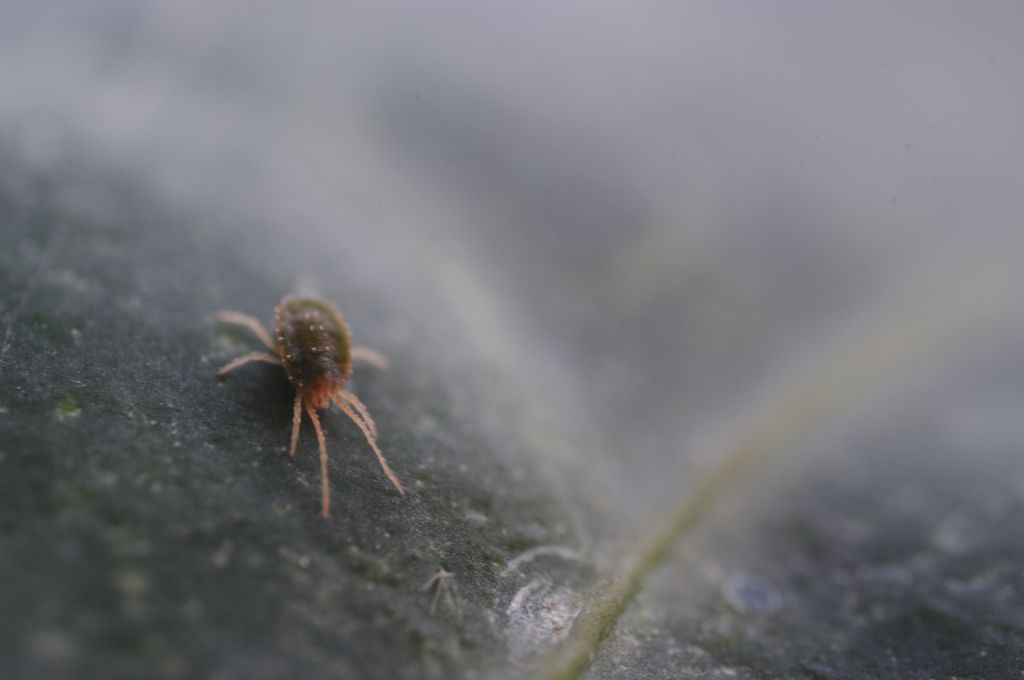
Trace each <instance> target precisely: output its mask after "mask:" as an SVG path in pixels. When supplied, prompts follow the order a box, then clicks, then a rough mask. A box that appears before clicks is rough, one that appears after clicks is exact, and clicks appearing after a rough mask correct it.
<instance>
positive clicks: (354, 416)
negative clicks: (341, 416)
mask: <svg viewBox="0 0 1024 680" xmlns="http://www.w3.org/2000/svg"><path fill="white" fill-rule="evenodd" d="M334 403H335V404H337V405H338V408H340V409H341V410H342V411H343V412H344V413H345V415H347V416H348V417H349V418H350V419H351V420H352V422H353V423H355V424H356V425H357V426H358V427H359V429H360V430H362V432H363V436H364V437H366V441H367V442H369V444H370V448H371V449H373V453H374V454H375V455H376V456H377V461H378V462H379V463H380V466H381V468H383V470H384V474H385V475H386V476H387V478H388V480H389V481H390V482H391V483H392V484H394V485H395V488H396V489H398V493H400V494H405V489H403V488H402V483H401V482H400V481H398V476H397V475H396V474H395V473H394V472H393V471H392V470H391V468H390V467H389V466H388V462H387V461H386V460H384V454H383V453H381V451H380V447H379V446H377V438H376V437H375V436H373V432H371V431H370V427H369V426H368V425H367V424H366V423H365V422H364V421H363V419H362V418H360V417H359V414H358V413H357V412H356V411H353V410H352V407H351V406H349V405H348V403H347V402H345V401H344V400H342V399H340V398H338V397H335V399H334Z"/></svg>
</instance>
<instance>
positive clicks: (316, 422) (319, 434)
mask: <svg viewBox="0 0 1024 680" xmlns="http://www.w3.org/2000/svg"><path fill="white" fill-rule="evenodd" d="M306 413H308V414H309V419H310V420H312V421H313V429H314V430H316V440H317V442H318V443H319V444H320V483H321V484H322V486H321V489H320V513H321V514H322V515H323V516H324V517H330V516H331V487H330V485H329V484H328V483H327V440H325V439H324V431H323V429H321V427H320V418H319V417H318V416H317V415H316V411H315V410H313V407H312V406H310V405H309V404H306Z"/></svg>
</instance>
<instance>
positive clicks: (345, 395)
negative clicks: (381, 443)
mask: <svg viewBox="0 0 1024 680" xmlns="http://www.w3.org/2000/svg"><path fill="white" fill-rule="evenodd" d="M338 396H339V397H341V398H342V399H344V400H345V401H347V402H348V403H349V404H351V405H352V408H354V409H355V410H356V412H357V413H358V414H359V415H360V417H362V419H363V422H365V423H366V424H367V425H368V426H369V427H370V432H372V433H373V436H374V437H376V436H377V423H375V422H373V418H371V417H370V412H369V411H367V410H366V405H365V404H363V402H361V401H359V397H357V396H356V395H354V394H352V393H351V392H349V391H348V390H338Z"/></svg>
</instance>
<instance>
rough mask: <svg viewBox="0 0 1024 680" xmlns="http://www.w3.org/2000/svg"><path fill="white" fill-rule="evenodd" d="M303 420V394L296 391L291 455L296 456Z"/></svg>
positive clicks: (289, 451)
mask: <svg viewBox="0 0 1024 680" xmlns="http://www.w3.org/2000/svg"><path fill="white" fill-rule="evenodd" d="M301 421H302V395H301V394H299V393H298V392H296V393H295V406H294V407H293V408H292V445H291V448H289V449H288V453H289V455H291V457H292V458H294V457H295V447H296V446H298V445H299V423H300V422H301Z"/></svg>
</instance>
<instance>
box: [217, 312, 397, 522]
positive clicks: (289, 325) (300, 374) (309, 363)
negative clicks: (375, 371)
mask: <svg viewBox="0 0 1024 680" xmlns="http://www.w3.org/2000/svg"><path fill="white" fill-rule="evenodd" d="M217 319H218V320H219V321H222V322H224V323H230V324H235V325H238V326H244V327H246V328H248V329H249V330H251V331H252V332H253V333H255V334H256V336H257V337H258V338H259V339H260V340H262V341H263V343H264V344H265V345H266V346H267V347H269V348H270V349H271V351H272V352H273V354H267V353H266V352H249V353H248V354H243V355H242V356H240V357H238V358H237V359H235V360H234V361H232V362H230V363H229V364H228V365H226V366H225V367H224V368H222V369H220V371H218V372H217V375H218V376H223V375H224V374H226V373H228V372H229V371H233V370H235V369H236V368H238V367H240V366H244V365H245V364H248V363H250V362H253V361H265V362H267V363H269V364H276V365H278V366H281V367H283V368H284V372H285V373H286V374H287V375H288V380H289V381H290V382H291V384H292V386H293V387H294V388H295V407H294V409H293V412H292V440H291V449H290V450H289V452H290V454H291V455H292V456H295V447H296V445H297V444H298V443H299V423H300V422H301V420H302V411H303V409H305V411H306V414H307V415H308V416H309V419H310V420H312V421H313V429H315V430H316V438H317V442H318V443H319V444H320V479H321V483H322V490H321V495H320V498H321V503H320V504H321V512H322V513H323V516H324V517H327V516H329V515H330V511H331V490H330V487H329V486H328V483H327V442H326V440H325V439H324V433H323V430H322V429H321V427H320V418H319V417H318V416H317V414H316V412H317V411H318V410H320V409H323V408H326V407H328V406H330V403H331V402H332V401H333V402H334V403H335V404H337V405H338V408H340V409H341V410H342V412H343V413H344V414H345V415H346V416H348V417H349V418H350V419H351V420H352V422H354V423H355V424H356V426H357V427H358V428H359V429H360V430H361V431H362V433H363V436H364V437H366V441H367V442H369V444H370V448H371V449H373V452H374V453H375V454H376V455H377V460H378V461H380V466H381V467H382V468H383V469H384V474H385V475H387V478H388V479H389V480H390V481H391V483H392V484H394V485H395V488H396V489H398V492H399V493H402V494H404V493H405V491H404V490H403V489H402V483H401V482H399V481H398V477H397V476H395V473H394V472H392V470H391V468H390V467H388V462H387V461H386V460H385V459H384V454H383V453H381V450H380V447H379V446H377V426H376V425H375V424H374V422H373V418H371V417H370V413H369V411H367V410H366V406H364V405H363V402H361V401H360V400H359V397H357V396H356V395H354V394H352V393H351V392H349V391H348V390H346V389H345V381H346V380H348V376H349V373H350V372H351V370H352V362H353V361H355V360H363V361H366V362H368V363H370V364H373V365H374V366H376V367H378V368H381V369H384V368H387V366H388V361H387V359H385V358H384V356H383V355H382V354H380V353H379V352H377V351H376V350H372V349H370V348H369V347H353V346H352V339H351V336H350V335H349V331H348V326H347V325H346V324H345V321H344V319H342V318H341V314H340V313H339V312H338V310H336V309H335V308H334V307H332V306H331V304H330V303H328V302H325V301H324V300H320V299H317V298H314V297H299V296H294V295H289V296H286V297H285V298H284V299H283V300H281V304H279V305H278V306H277V309H275V310H274V329H275V331H276V333H275V337H276V340H277V341H276V342H275V341H274V338H271V337H270V334H269V333H267V330H266V329H265V328H264V327H263V324H261V323H260V322H259V320H258V319H256V318H254V317H251V316H249V315H248V314H243V313H241V312H230V311H228V312H219V313H218V314H217Z"/></svg>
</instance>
